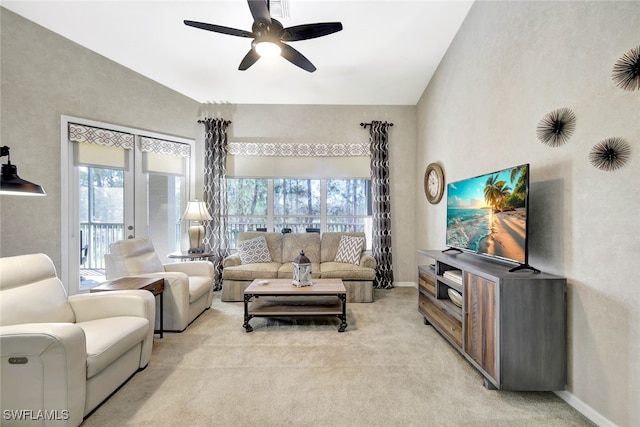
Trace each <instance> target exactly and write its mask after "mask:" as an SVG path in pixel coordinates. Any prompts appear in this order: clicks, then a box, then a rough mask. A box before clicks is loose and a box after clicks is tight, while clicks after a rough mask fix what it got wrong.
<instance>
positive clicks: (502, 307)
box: [418, 250, 567, 391]
mask: <svg viewBox="0 0 640 427" xmlns="http://www.w3.org/2000/svg"><path fill="white" fill-rule="evenodd" d="M418 253H419V254H420V255H422V256H424V257H427V258H429V259H432V260H433V261H434V263H431V264H427V265H420V266H418V277H419V284H418V290H419V293H418V310H419V311H420V313H421V314H422V316H423V317H424V321H425V324H430V325H432V326H433V327H434V328H435V329H436V330H437V331H438V332H440V334H441V335H442V336H443V337H444V338H446V339H447V340H448V341H449V342H450V343H451V345H453V346H454V347H455V348H456V349H457V350H458V351H459V352H460V353H462V355H463V356H465V358H466V359H467V360H468V361H469V362H470V363H471V364H472V365H473V366H475V367H476V368H477V369H478V370H479V371H480V372H481V373H482V375H483V376H484V385H485V387H487V388H489V389H494V388H497V389H500V390H518V391H551V390H564V389H565V386H566V382H567V314H566V306H567V304H566V290H567V281H566V279H564V278H561V277H557V276H553V275H551V274H546V273H534V272H532V271H526V270H520V271H514V272H510V271H509V269H510V268H511V266H509V265H507V264H503V263H500V262H498V261H493V260H490V259H486V258H483V257H479V256H476V255H472V254H468V253H443V252H442V251H440V250H420V251H418ZM450 289H452V290H453V291H455V292H449V290H450ZM456 292H457V293H458V294H460V295H462V301H461V305H462V306H461V307H460V306H458V304H456V303H455V302H454V301H455V300H456ZM450 294H451V295H453V299H452V297H451V296H450Z"/></svg>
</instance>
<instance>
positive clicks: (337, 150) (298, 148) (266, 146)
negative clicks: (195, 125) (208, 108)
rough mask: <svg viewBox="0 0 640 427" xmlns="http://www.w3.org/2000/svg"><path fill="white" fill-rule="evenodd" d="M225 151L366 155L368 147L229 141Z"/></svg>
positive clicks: (270, 154) (268, 154)
mask: <svg viewBox="0 0 640 427" xmlns="http://www.w3.org/2000/svg"><path fill="white" fill-rule="evenodd" d="M227 153H228V154H230V155H232V156H279V157H357V156H367V157H368V156H369V153H370V148H369V143H337V144H323V143H320V144H313V143H290V142H229V143H228V145H227Z"/></svg>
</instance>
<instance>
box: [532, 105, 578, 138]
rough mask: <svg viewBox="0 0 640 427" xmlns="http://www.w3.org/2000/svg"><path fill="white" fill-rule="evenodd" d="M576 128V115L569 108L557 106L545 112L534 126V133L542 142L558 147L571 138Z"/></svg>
mask: <svg viewBox="0 0 640 427" xmlns="http://www.w3.org/2000/svg"><path fill="white" fill-rule="evenodd" d="M574 130H576V115H575V114H574V113H573V111H571V109H569V108H558V109H557V110H553V111H552V112H550V113H548V114H546V115H545V116H544V117H543V118H542V119H541V120H540V122H538V127H537V128H536V135H537V136H538V139H539V140H540V142H542V143H543V144H546V145H549V146H551V147H558V146H560V145H562V144H564V143H565V142H567V141H568V140H569V138H571V135H573V131H574Z"/></svg>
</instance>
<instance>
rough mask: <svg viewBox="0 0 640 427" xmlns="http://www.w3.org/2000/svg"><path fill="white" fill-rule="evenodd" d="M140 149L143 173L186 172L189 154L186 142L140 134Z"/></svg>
mask: <svg viewBox="0 0 640 427" xmlns="http://www.w3.org/2000/svg"><path fill="white" fill-rule="evenodd" d="M140 151H142V170H143V171H144V172H145V173H161V174H168V175H185V174H186V162H187V159H188V158H189V157H190V156H191V147H190V146H189V145H188V144H181V143H179V142H174V141H167V140H164V139H155V138H149V137H146V136H141V137H140Z"/></svg>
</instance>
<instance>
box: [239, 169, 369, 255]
mask: <svg viewBox="0 0 640 427" xmlns="http://www.w3.org/2000/svg"><path fill="white" fill-rule="evenodd" d="M227 203H228V215H229V241H230V242H231V245H232V248H235V242H236V238H237V235H238V233H240V232H243V231H257V230H264V229H266V230H267V231H282V230H283V229H291V231H292V232H294V233H304V232H305V231H306V229H307V228H318V229H320V230H321V232H324V231H361V232H365V233H366V235H367V246H368V247H370V244H371V243H370V240H371V239H370V236H371V191H370V180H368V179H291V178H277V179H261V178H227Z"/></svg>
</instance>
